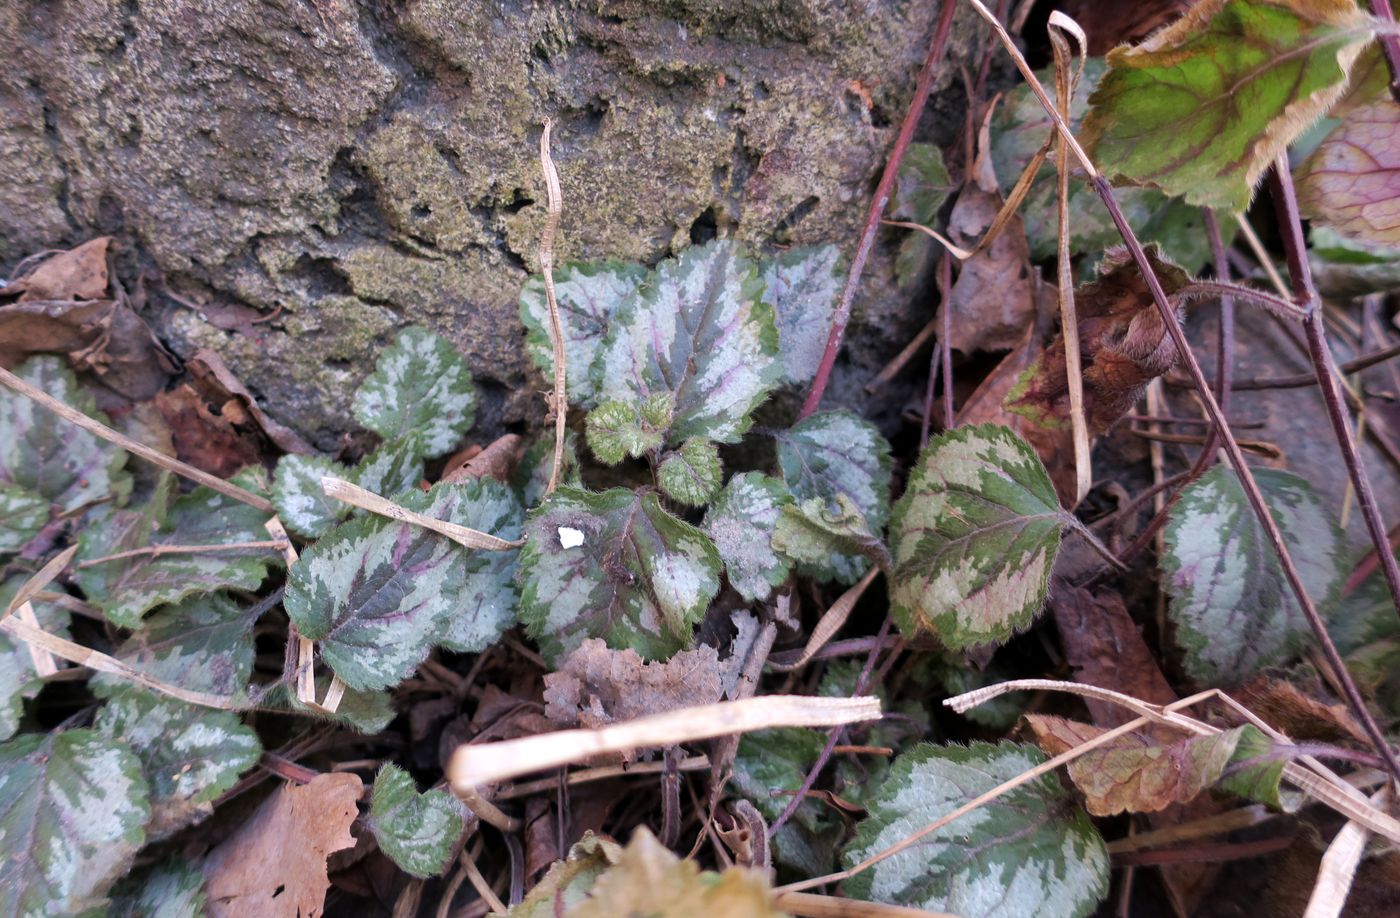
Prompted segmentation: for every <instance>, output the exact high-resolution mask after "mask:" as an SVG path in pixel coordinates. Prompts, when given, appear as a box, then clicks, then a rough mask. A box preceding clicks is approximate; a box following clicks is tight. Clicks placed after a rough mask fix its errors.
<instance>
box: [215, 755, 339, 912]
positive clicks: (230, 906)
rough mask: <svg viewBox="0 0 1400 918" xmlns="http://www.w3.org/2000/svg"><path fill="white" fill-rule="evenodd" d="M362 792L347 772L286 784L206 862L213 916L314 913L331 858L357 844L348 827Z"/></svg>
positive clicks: (322, 895) (319, 907)
mask: <svg viewBox="0 0 1400 918" xmlns="http://www.w3.org/2000/svg"><path fill="white" fill-rule="evenodd" d="M363 791H364V784H363V782H361V781H360V779H359V777H358V776H357V775H354V774H350V773H349V772H337V773H334V774H324V775H317V776H316V777H315V778H312V779H311V781H310V782H308V783H307V784H304V785H296V784H285V785H283V786H282V787H280V788H278V789H277V790H276V791H274V792H273V794H272V796H271V797H269V798H268V799H267V800H266V801H264V802H263V804H262V806H260V807H258V810H257V812H255V813H254V814H253V815H252V817H251V818H249V820H248V821H247V822H245V823H244V824H243V825H242V826H241V827H240V828H239V829H238V831H237V832H235V833H234V834H233V835H231V836H230V837H229V838H228V839H226V840H225V841H224V842H223V843H222V844H220V845H219V846H218V847H216V848H215V849H214V850H213V851H211V852H210V853H209V857H208V858H207V859H205V862H204V879H205V891H206V894H207V896H208V905H209V914H210V916H212V918H223V916H228V918H235V916H242V915H259V916H263V918H279V916H286V918H315V916H317V915H320V914H322V913H323V907H324V903H325V898H326V890H327V889H328V888H329V887H330V879H329V878H328V877H327V875H326V858H327V857H329V856H330V855H331V853H333V852H335V851H341V850H344V849H345V848H350V847H353V846H354V844H355V838H354V836H352V835H351V834H350V825H351V823H353V822H354V821H355V817H356V816H358V815H359V807H358V806H356V801H358V800H359V799H360V794H361V793H362V792H363Z"/></svg>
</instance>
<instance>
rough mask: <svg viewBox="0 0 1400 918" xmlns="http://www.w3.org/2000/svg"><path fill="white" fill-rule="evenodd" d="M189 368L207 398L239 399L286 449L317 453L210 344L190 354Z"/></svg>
mask: <svg viewBox="0 0 1400 918" xmlns="http://www.w3.org/2000/svg"><path fill="white" fill-rule="evenodd" d="M189 370H190V375H191V376H193V377H194V379H195V385H196V386H197V387H198V388H199V390H200V391H201V392H203V393H204V396H205V398H206V399H208V400H209V401H211V402H213V403H214V404H221V405H227V404H228V403H229V401H231V400H235V399H236V400H237V403H238V406H239V407H240V408H241V409H242V410H244V411H246V412H247V413H248V414H249V415H251V416H252V418H253V420H254V422H256V423H257V426H258V429H259V430H261V431H262V432H263V433H264V434H265V435H266V436H267V438H268V439H269V440H271V441H272V442H273V443H275V444H277V446H279V447H281V448H282V450H283V451H284V452H288V453H300V454H302V455H303V456H313V455H315V454H316V450H315V449H314V448H313V447H312V446H311V444H309V443H307V442H306V441H305V440H303V439H302V438H301V437H300V436H299V435H298V434H297V433H296V431H294V430H292V429H291V428H290V427H286V426H284V425H283V424H280V423H278V422H277V421H274V420H273V419H272V418H270V417H268V415H267V413H266V412H264V411H263V410H262V408H261V406H259V405H258V401H257V399H255V398H253V393H251V392H249V391H248V387H247V386H245V385H243V381H242V380H240V379H239V378H238V377H237V376H235V375H234V373H233V371H232V370H230V369H229V368H228V365H227V364H225V363H224V359H223V358H222V357H220V356H219V355H218V354H216V353H215V352H214V351H211V350H209V349H208V348H200V349H199V350H198V351H195V354H194V356H193V357H191V358H190V362H189Z"/></svg>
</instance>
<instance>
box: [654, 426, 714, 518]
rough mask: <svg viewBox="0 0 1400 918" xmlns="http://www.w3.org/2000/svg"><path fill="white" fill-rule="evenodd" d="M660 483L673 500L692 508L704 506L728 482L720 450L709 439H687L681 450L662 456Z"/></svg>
mask: <svg viewBox="0 0 1400 918" xmlns="http://www.w3.org/2000/svg"><path fill="white" fill-rule="evenodd" d="M656 480H657V483H658V484H660V485H661V490H662V491H664V492H666V496H667V497H670V498H671V499H672V500H675V501H678V502H679V503H682V504H685V505H686V506H688V507H703V506H704V505H705V504H707V503H709V502H710V499H711V498H713V497H714V496H715V492H717V491H718V490H719V486H720V484H721V483H722V482H723V481H724V467H723V466H722V465H721V464H720V461H719V447H718V446H716V445H715V444H713V443H711V442H710V441H709V440H701V439H698V438H697V439H694V440H686V441H685V443H683V444H681V448H680V449H678V450H676V451H674V452H669V453H667V454H665V455H664V456H662V457H661V464H660V465H659V466H657V469H656Z"/></svg>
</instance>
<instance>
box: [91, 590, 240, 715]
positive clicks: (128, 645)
mask: <svg viewBox="0 0 1400 918" xmlns="http://www.w3.org/2000/svg"><path fill="white" fill-rule="evenodd" d="M254 624H255V622H254V620H253V618H252V617H251V616H250V615H249V614H248V612H247V610H245V609H242V608H240V607H239V606H238V605H237V604H236V603H235V602H234V601H233V600H232V599H230V598H229V597H228V596H226V595H225V594H223V593H211V594H209V595H207V596H193V597H190V598H187V599H185V600H184V601H183V602H181V603H179V604H177V605H172V606H162V607H160V608H159V609H157V610H156V611H155V612H153V613H151V614H150V615H148V616H146V618H145V619H144V620H143V621H142V622H141V627H140V628H138V629H137V630H136V631H134V632H133V633H132V635H131V637H129V638H127V639H126V641H125V642H124V643H123V644H122V645H121V646H120V647H118V648H117V650H116V653H115V654H114V656H116V658H117V659H119V660H121V661H122V662H123V663H126V664H127V665H128V666H131V667H132V668H134V669H136V670H139V671H140V672H143V673H145V674H146V675H148V676H150V677H151V678H153V679H157V680H159V681H161V682H168V683H170V684H171V685H178V686H180V687H181V688H185V689H189V690H190V691H193V692H207V693H209V694H211V695H224V696H227V697H231V698H237V697H241V696H242V695H243V693H244V692H245V691H246V690H247V687H248V680H249V678H251V676H252V674H253V625H254ZM92 684H93V686H94V687H97V688H99V689H102V688H107V687H115V686H119V685H122V684H124V680H123V679H122V678H121V677H120V676H114V675H112V674H110V673H97V674H95V675H94V676H93V678H92Z"/></svg>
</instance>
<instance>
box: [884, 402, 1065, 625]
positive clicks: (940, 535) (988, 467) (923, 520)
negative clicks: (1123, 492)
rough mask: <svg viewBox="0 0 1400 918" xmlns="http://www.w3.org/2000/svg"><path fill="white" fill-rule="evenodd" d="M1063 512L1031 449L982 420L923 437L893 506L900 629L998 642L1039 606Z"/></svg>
mask: <svg viewBox="0 0 1400 918" xmlns="http://www.w3.org/2000/svg"><path fill="white" fill-rule="evenodd" d="M1064 516H1065V515H1064V512H1063V511H1062V510H1061V509H1060V505H1059V501H1058V499H1057V498H1056V496H1055V488H1054V485H1053V484H1051V482H1050V476H1049V474H1048V473H1047V472H1046V471H1045V466H1044V465H1042V464H1041V461H1040V459H1039V457H1038V456H1036V454H1035V451H1034V450H1032V449H1031V448H1030V446H1029V445H1027V444H1026V442H1025V441H1024V440H1022V439H1021V438H1020V437H1018V436H1016V435H1015V434H1014V433H1012V432H1011V431H1010V430H1008V429H1007V428H1005V427H996V426H993V425H990V424H983V425H977V426H970V427H960V428H957V429H955V430H951V431H948V432H947V433H944V434H942V435H940V436H938V437H936V438H934V439H933V440H932V441H930V442H929V445H928V446H927V447H926V448H925V449H924V452H923V454H922V455H921V456H920V457H919V464H918V466H917V467H916V468H915V470H914V473H913V474H912V475H911V476H910V478H909V487H908V488H907V490H906V491H905V492H904V496H903V497H901V498H900V500H899V503H898V504H896V505H895V511H894V520H893V522H892V523H891V524H890V540H891V548H892V549H893V552H894V565H895V568H894V575H893V577H892V581H891V597H890V598H891V601H892V603H893V606H894V610H893V611H894V616H895V621H896V622H897V623H898V624H899V627H900V629H901V630H903V631H904V633H905V634H907V635H910V636H912V635H916V634H920V633H924V632H931V633H933V634H934V635H935V636H936V637H938V639H939V640H941V641H943V643H944V644H946V645H947V646H948V647H950V648H953V649H961V648H966V647H972V646H975V645H978V644H987V643H1002V642H1004V641H1006V640H1007V639H1009V638H1010V637H1011V636H1012V635H1013V634H1014V633H1016V632H1017V631H1020V630H1023V629H1025V628H1026V627H1028V626H1029V625H1030V623H1031V621H1032V620H1034V618H1035V616H1036V614H1037V613H1038V612H1039V611H1040V607H1041V606H1042V605H1043V604H1044V602H1045V591H1046V589H1047V587H1048V585H1049V581H1050V571H1051V568H1053V566H1054V563H1055V555H1056V553H1057V552H1058V551H1059V547H1060V530H1061V528H1062V527H1063V526H1064V524H1065V521H1064Z"/></svg>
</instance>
